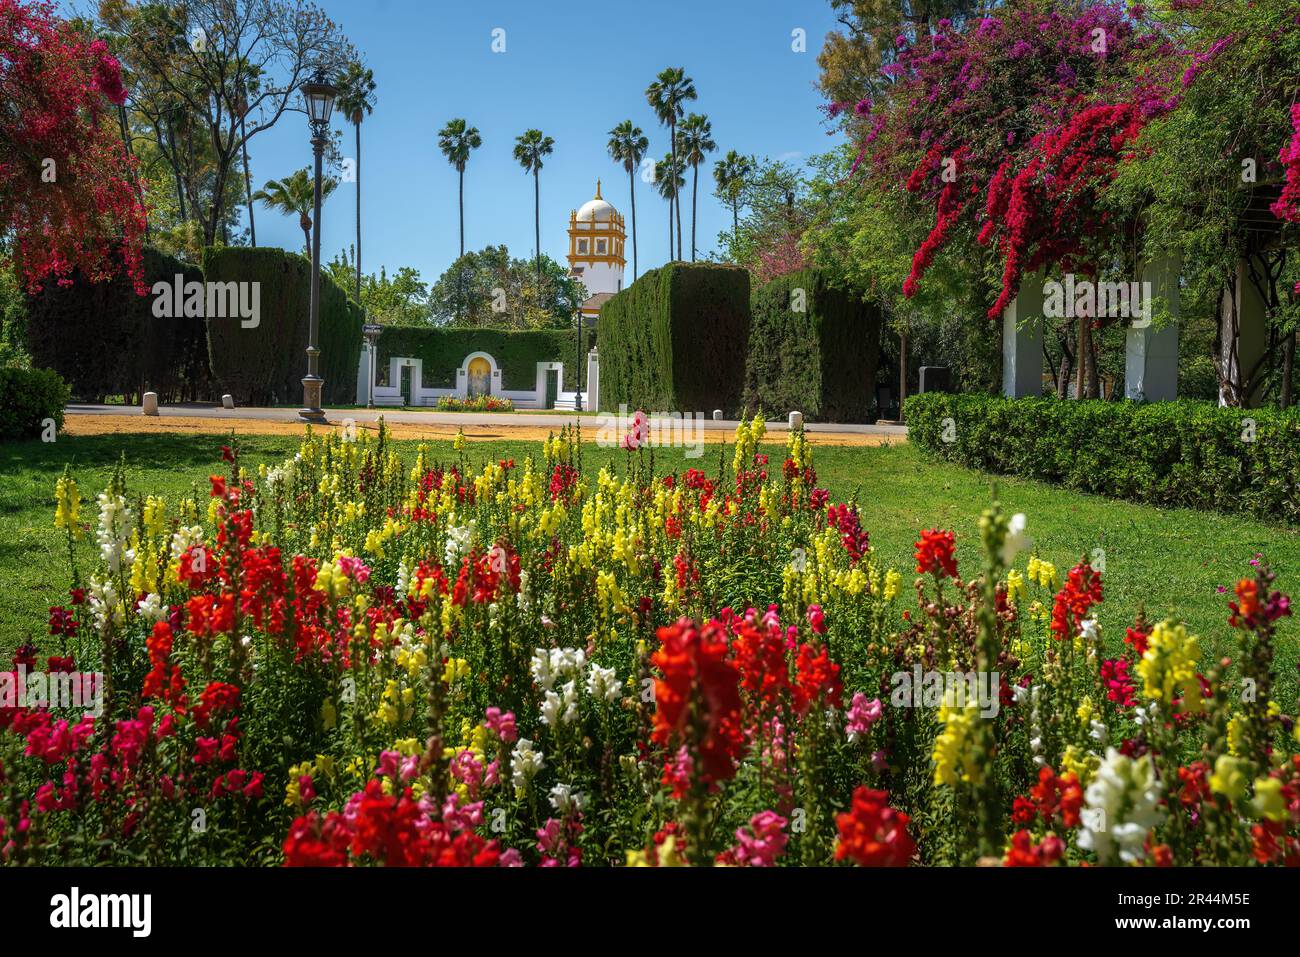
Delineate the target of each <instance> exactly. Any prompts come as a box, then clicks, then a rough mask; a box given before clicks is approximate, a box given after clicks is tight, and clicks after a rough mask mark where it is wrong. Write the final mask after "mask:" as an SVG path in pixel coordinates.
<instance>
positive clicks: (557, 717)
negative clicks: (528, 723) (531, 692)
mask: <svg viewBox="0 0 1300 957" xmlns="http://www.w3.org/2000/svg"><path fill="white" fill-rule="evenodd" d="M576 720H578V687H577V684H576V683H575V682H573V681H567V682H565V683H564V684H563V685H562V686H561V687H560V690H559V692H558V693H557V692H555V691H548V692H546V697H545V698H543V700H542V724H545V725H546V726H547V727H551V728H555V727H558V726H560V725H562V724H572V723H573V722H574V721H576Z"/></svg>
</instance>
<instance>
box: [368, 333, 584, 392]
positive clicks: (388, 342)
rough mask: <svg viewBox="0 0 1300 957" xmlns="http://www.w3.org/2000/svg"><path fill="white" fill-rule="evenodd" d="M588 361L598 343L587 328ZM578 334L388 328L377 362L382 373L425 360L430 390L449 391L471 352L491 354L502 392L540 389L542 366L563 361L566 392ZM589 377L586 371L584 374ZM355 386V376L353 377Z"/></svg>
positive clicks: (571, 377)
mask: <svg viewBox="0 0 1300 957" xmlns="http://www.w3.org/2000/svg"><path fill="white" fill-rule="evenodd" d="M584 333H585V338H586V345H585V348H584V349H583V350H582V358H583V362H584V363H585V362H586V359H587V352H588V350H589V349H590V348H591V345H592V343H593V341H594V340H595V330H594V329H591V328H590V327H588V328H586V329H584ZM576 335H577V330H576V329H519V330H514V329H482V328H478V327H475V328H455V327H449V326H430V327H428V328H420V327H412V326H387V327H385V329H384V332H383V335H381V336H380V337H379V343H378V346H377V351H378V362H379V364H380V366H381V368H382V366H383V364H386V363H387V362H388V360H389V358H390V357H392V356H410V357H411V358H413V359H421V360H423V369H422V382H421V384H422V385H423V386H424V387H425V388H426V389H450V388H454V387H455V385H456V370H457V369H459V368H460V364H461V363H462V362H464V361H465V357H466V356H467V355H469V354H470V353H471V352H486V353H487V354H488V355H490V356H491V357H492V358H493V359H495V360H496V361H497V363H498V365H500V367H501V388H503V389H510V390H527V389H532V388H534V387H535V386H536V384H537V363H539V362H563V363H564V388H565V389H569V390H572V389H573V387H574V381H575V379H574V375H575V370H574V363H575V361H577V342H576V340H575V336H576ZM583 375H584V376H585V375H586V372H585V371H584V372H583ZM353 379H354V381H355V379H356V374H355V373H353Z"/></svg>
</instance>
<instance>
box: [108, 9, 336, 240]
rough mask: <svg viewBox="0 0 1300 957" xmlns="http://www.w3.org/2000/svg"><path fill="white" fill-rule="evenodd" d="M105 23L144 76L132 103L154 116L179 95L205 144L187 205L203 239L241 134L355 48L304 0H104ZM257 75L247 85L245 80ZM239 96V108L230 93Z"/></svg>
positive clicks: (218, 209) (219, 210) (258, 126)
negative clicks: (205, 163)
mask: <svg viewBox="0 0 1300 957" xmlns="http://www.w3.org/2000/svg"><path fill="white" fill-rule="evenodd" d="M99 18H100V21H101V23H100V29H102V30H104V31H106V32H107V33H108V34H109V36H110V39H111V41H112V42H113V44H114V48H115V49H116V50H117V51H118V52H119V56H120V58H121V59H122V60H123V62H124V64H125V65H126V67H127V68H128V69H129V70H131V72H132V73H134V74H135V75H137V76H139V77H142V78H144V80H145V81H146V82H143V83H142V84H140V88H139V96H138V98H136V99H134V100H133V102H132V106H133V107H136V108H139V109H142V110H144V111H146V112H147V113H148V114H149V115H151V116H153V117H157V116H158V115H159V113H160V106H161V105H162V104H164V103H166V104H176V103H179V104H181V105H183V106H184V107H185V109H186V111H187V112H188V113H189V114H190V115H191V117H192V119H193V122H194V124H195V126H196V127H198V129H199V131H200V132H201V134H202V138H203V139H204V140H205V141H206V145H205V148H206V149H210V152H211V160H210V162H211V168H210V170H209V171H207V172H206V175H205V177H204V180H205V182H204V195H203V201H202V203H196V202H195V201H194V200H195V197H194V195H191V196H190V202H189V213H190V215H192V216H193V217H194V218H195V219H197V220H198V221H199V223H200V224H201V225H202V227H203V240H204V242H205V243H206V244H208V245H211V244H212V243H213V242H214V241H215V240H216V238H217V236H218V235H219V233H220V232H221V231H222V226H223V224H224V223H225V221H226V220H225V211H226V209H227V192H228V190H229V187H230V184H231V179H232V170H233V169H234V167H235V164H236V163H237V162H238V160H239V157H240V156H241V154H242V151H243V148H244V144H245V143H246V142H247V141H248V140H251V139H253V138H254V137H255V136H257V135H259V134H261V133H264V132H266V131H267V130H269V129H271V127H273V126H275V124H276V123H277V122H279V120H280V117H282V116H283V115H284V114H285V113H286V112H301V111H302V105H301V103H300V97H299V88H300V86H301V85H302V83H303V82H304V81H305V80H308V79H310V78H311V76H312V75H313V74H314V73H315V71H316V70H318V69H319V70H323V71H324V72H325V73H326V74H327V75H330V76H337V75H338V74H339V73H340V72H341V71H342V70H343V69H344V68H345V67H346V66H347V64H348V63H349V62H351V61H353V60H355V59H356V58H357V57H356V52H355V51H354V50H353V49H352V46H351V45H350V44H349V43H348V42H347V40H346V39H345V38H344V37H343V35H342V33H341V32H340V30H339V28H338V25H337V24H335V23H334V21H333V20H331V19H330V18H329V17H328V16H326V14H325V13H324V11H322V10H321V9H320V7H318V6H316V5H315V4H314V3H312V2H310V0H186V2H185V3H183V4H174V5H172V4H167V5H164V4H159V3H132V2H130V0H114V2H104V3H101V4H100V8H99ZM253 80H257V81H258V82H257V84H256V89H255V92H249V90H250V84H251V82H252V81H253ZM241 95H246V96H247V110H246V111H244V112H243V113H242V115H241V111H240V109H239V108H238V106H237V101H238V99H239V97H240V96H241Z"/></svg>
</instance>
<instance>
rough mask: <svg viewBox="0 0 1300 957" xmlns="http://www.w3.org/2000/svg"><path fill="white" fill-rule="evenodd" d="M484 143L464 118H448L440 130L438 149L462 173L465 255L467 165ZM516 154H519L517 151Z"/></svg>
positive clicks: (461, 211) (462, 238)
mask: <svg viewBox="0 0 1300 957" xmlns="http://www.w3.org/2000/svg"><path fill="white" fill-rule="evenodd" d="M482 145H483V138H482V137H481V136H479V133H478V128H477V127H473V126H470V125H469V124H468V123H466V122H465V121H464V120H460V119H456V120H448V121H447V125H446V126H444V127H443V128H442V129H441V130H439V131H438V149H440V150H442V155H443V156H445V157H447V162H448V163H450V164H451V165H452V166H453V167H455V169H456V172H457V173H459V174H460V254H461V256H464V255H465V165H466V164H467V163H468V162H469V154H470V152H471V151H472V150H476V149H478V148H479V147H480V146H482ZM516 155H518V154H517V153H516Z"/></svg>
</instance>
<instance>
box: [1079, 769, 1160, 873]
mask: <svg viewBox="0 0 1300 957" xmlns="http://www.w3.org/2000/svg"><path fill="white" fill-rule="evenodd" d="M1083 796H1084V801H1085V802H1086V808H1085V809H1084V811H1083V813H1082V814H1081V815H1080V818H1081V820H1082V822H1083V831H1082V832H1081V833H1080V834H1079V846H1080V847H1082V848H1086V849H1088V850H1092V851H1095V852H1096V854H1097V860H1098V861H1099V862H1100V863H1102V864H1115V863H1123V864H1131V863H1133V862H1134V861H1140V860H1141V859H1142V858H1143V857H1144V856H1145V855H1146V851H1145V845H1146V840H1147V835H1148V834H1149V833H1150V832H1151V828H1153V827H1155V826H1156V825H1157V824H1159V823H1160V821H1161V820H1162V818H1163V817H1164V812H1163V811H1162V810H1161V808H1160V784H1159V782H1158V781H1157V780H1156V768H1155V764H1154V762H1152V760H1151V756H1150V755H1149V754H1144V755H1142V757H1140V758H1136V759H1134V758H1128V757H1126V756H1124V755H1122V754H1120V753H1119V752H1118V751H1116V750H1115V749H1114V748H1107V749H1106V760H1105V761H1103V762H1102V765H1101V767H1100V768H1098V769H1097V774H1096V775H1095V776H1094V777H1093V779H1092V783H1091V784H1089V785H1088V787H1087V789H1086V790H1085V791H1084V792H1083Z"/></svg>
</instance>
